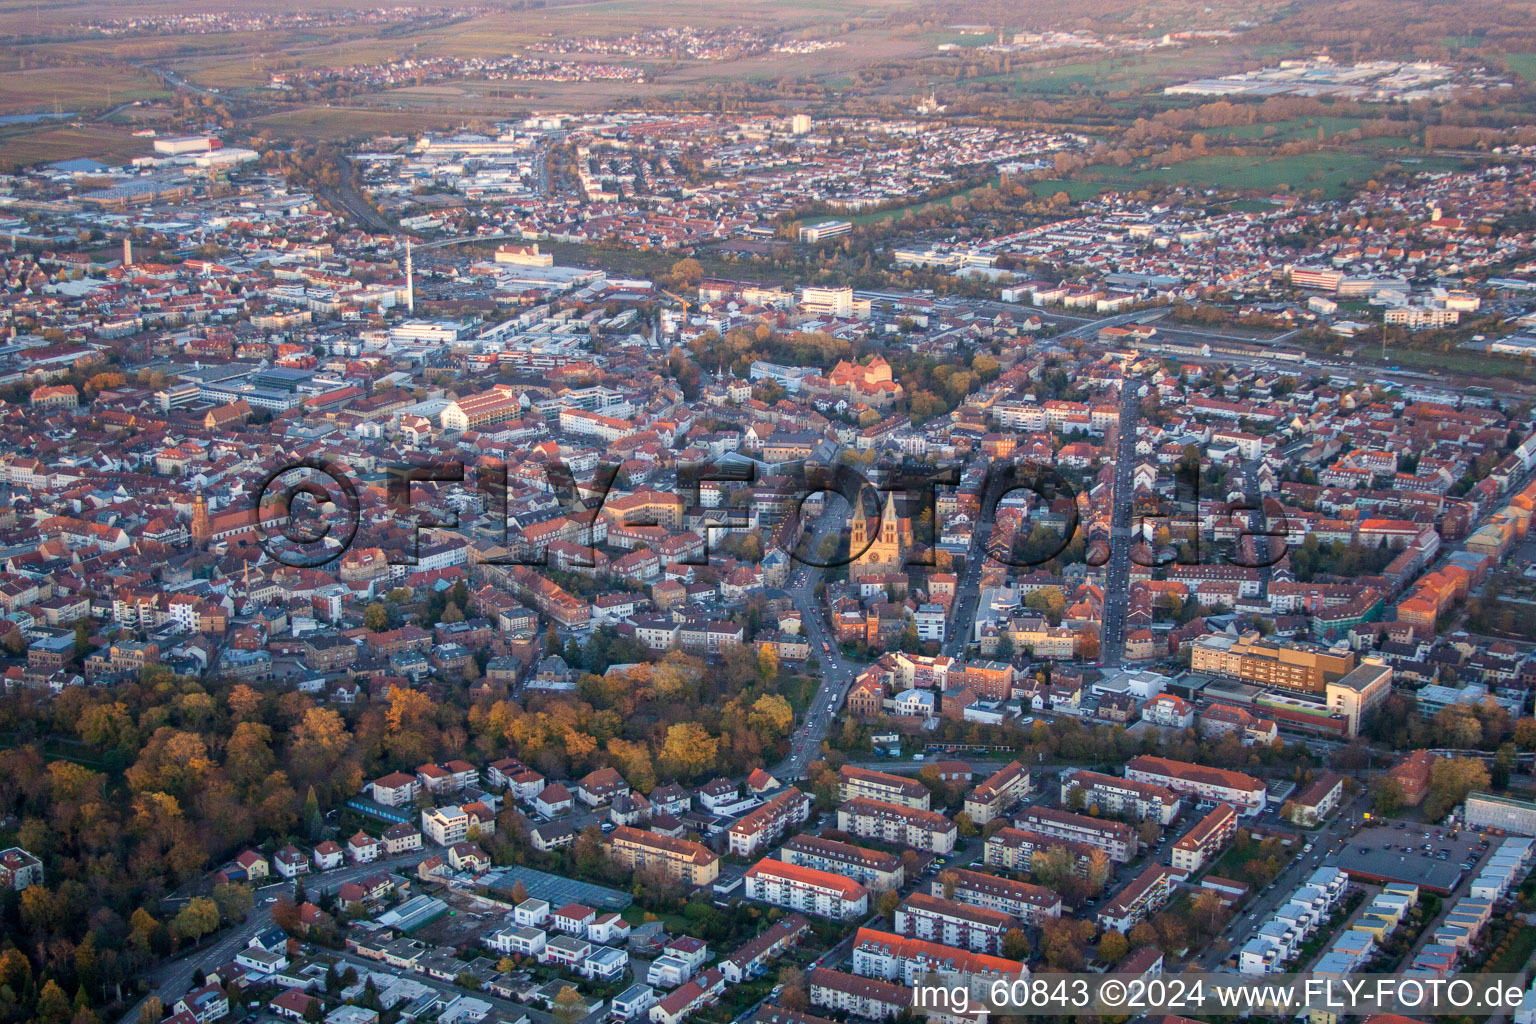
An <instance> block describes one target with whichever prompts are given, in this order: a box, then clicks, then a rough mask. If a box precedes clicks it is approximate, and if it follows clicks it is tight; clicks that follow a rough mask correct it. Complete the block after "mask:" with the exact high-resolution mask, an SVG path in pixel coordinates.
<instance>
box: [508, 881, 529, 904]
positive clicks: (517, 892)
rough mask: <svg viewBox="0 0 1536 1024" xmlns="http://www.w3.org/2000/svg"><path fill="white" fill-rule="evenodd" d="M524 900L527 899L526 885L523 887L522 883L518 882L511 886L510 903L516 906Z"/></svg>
mask: <svg viewBox="0 0 1536 1024" xmlns="http://www.w3.org/2000/svg"><path fill="white" fill-rule="evenodd" d="M526 899H528V887H527V886H526V885H524V884H523V883H522V882H518V883H516V884H515V885H513V886H512V903H513V904H514V905H516V904H518V903H522V902H523V901H525V900H526Z"/></svg>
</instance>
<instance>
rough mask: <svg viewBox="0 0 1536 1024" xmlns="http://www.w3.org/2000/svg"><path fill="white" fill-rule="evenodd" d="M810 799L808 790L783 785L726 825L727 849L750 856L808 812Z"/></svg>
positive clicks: (771, 841)
mask: <svg viewBox="0 0 1536 1024" xmlns="http://www.w3.org/2000/svg"><path fill="white" fill-rule="evenodd" d="M811 803H812V801H811V795H810V794H809V793H806V792H804V791H803V790H799V789H793V788H791V789H786V790H785V791H784V792H782V793H780V794H779V795H778V796H776V797H774V798H773V799H771V800H769V801H768V802H767V803H765V804H763V806H761V807H759V808H757V810H755V811H751V812H749V813H748V814H747V815H746V816H745V817H743V818H741V819H740V820H739V821H737V822H736V823H735V824H734V825H732V826H731V827H730V830H729V832H727V833H726V835H727V839H728V842H729V846H730V851H731V852H732V853H734V854H736V855H737V856H739V857H750V856H752V855H753V854H755V853H757V852H758V851H759V850H762V849H765V848H767V847H769V846H771V845H773V844H774V843H776V842H778V839H779V837H780V836H782V835H783V834H784V833H785V832H786V831H788V829H789V828H790V826H792V825H798V824H800V823H801V822H803V821H805V819H806V818H809V817H810V816H811Z"/></svg>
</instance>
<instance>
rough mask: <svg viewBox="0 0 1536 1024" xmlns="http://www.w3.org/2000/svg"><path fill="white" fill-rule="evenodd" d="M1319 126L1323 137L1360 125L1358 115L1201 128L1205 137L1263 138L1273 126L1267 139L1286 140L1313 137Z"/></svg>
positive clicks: (1315, 135)
mask: <svg viewBox="0 0 1536 1024" xmlns="http://www.w3.org/2000/svg"><path fill="white" fill-rule="evenodd" d="M1319 126H1321V127H1322V129H1323V136H1324V137H1325V138H1327V137H1331V136H1334V135H1339V134H1341V133H1343V132H1347V131H1350V130H1351V129H1353V128H1358V127H1359V126H1360V118H1358V117H1308V118H1303V119H1301V120H1297V121H1269V122H1265V123H1261V124H1240V125H1233V126H1232V127H1222V128H1202V129H1200V130H1201V131H1202V132H1204V133H1205V137H1206V138H1207V139H1216V138H1222V139H1264V138H1265V137H1266V136H1265V134H1264V131H1265V129H1266V128H1274V129H1275V134H1274V135H1271V136H1268V138H1269V139H1271V140H1274V141H1279V142H1288V141H1290V140H1292V139H1314V138H1316V137H1317V129H1318V127H1319Z"/></svg>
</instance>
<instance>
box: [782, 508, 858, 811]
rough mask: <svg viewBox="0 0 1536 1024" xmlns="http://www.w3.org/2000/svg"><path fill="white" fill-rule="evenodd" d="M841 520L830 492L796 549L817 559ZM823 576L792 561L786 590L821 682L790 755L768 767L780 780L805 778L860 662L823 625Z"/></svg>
mask: <svg viewBox="0 0 1536 1024" xmlns="http://www.w3.org/2000/svg"><path fill="white" fill-rule="evenodd" d="M845 518H846V513H844V512H843V511H841V509H840V506H839V505H838V504H837V503H836V502H834V501H832V500H830V496H829V499H828V501H827V502H826V504H825V507H824V508H823V509H822V513H821V515H820V516H818V517H817V519H816V522H815V523H814V524H812V526H811V529H810V531H809V533H808V534H807V535H806V538H805V539H804V540H803V541H802V542H801V546H800V549H799V550H801V551H803V552H806V553H807V555H808V556H809V557H811V558H819V556H818V554H817V552H818V550H819V548H820V546H821V542H822V540H823V538H825V537H828V536H835V535H836V534H837V532H838V531H839V530H840V529H841V528H842V526H843V525H845V523H844V520H845ZM821 577H822V569H821V568H819V567H817V566H812V565H806V564H805V563H803V562H796V563H795V564H794V567H793V568H792V569H791V570H790V577H789V582H788V584H787V585H786V586H785V588H784V589H785V591H786V592H787V593H788V594H789V597H790V600H791V601H793V602H794V605H795V610H796V611H798V612H799V613H800V621H801V623H802V624H803V626H804V628H805V635H806V638H807V639H808V640H809V641H810V644H811V657H812V658H814V659H816V662H817V664H818V665H819V666H820V669H821V686H819V687H818V688H817V690H816V693H815V695H814V696H813V697H811V702H810V705H809V706H808V707H807V708H806V709H805V718H804V720H803V721H802V722H801V723H800V725H799V727H798V728H796V729H795V731H794V734H793V735H791V736H790V751H789V756H788V757H787V758H785V759H784V760H783V761H782V762H780V763H779V764H778V765H776V766H775V767H774V768H773V770H772V774H773V775H774V776H775V777H777V778H778V779H779V780H780V781H782V782H790V781H793V780H795V779H803V778H804V777H805V770H806V767H807V766H808V765H809V764H810V763H811V762H812V761H814V760H816V759H817V758H819V757H820V756H821V743H822V741H823V740H825V739H826V738H827V731H828V730H829V729H831V727H832V720H833V719H834V718H835V717H836V716H837V709H838V708H840V707H841V706H842V703H843V698H845V697H846V696H848V689H849V687H851V686H852V685H853V680H854V677H855V675H856V674H857V672H858V666H857V665H856V664H854V663H853V662H851V661H849V660H848V659H847V658H844V657H843V652H842V651H841V650H839V649H838V646H837V643H836V641H835V640H834V639H833V637H832V635H831V633H830V632H829V631H828V629H827V625H826V617H825V616H824V615H823V614H822V610H821V604H820V602H818V601H817V600H816V584H817V583H819V582H821Z"/></svg>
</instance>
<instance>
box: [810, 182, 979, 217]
mask: <svg viewBox="0 0 1536 1024" xmlns="http://www.w3.org/2000/svg"><path fill="white" fill-rule="evenodd" d="M999 180H1001V179H999V178H993V179H992V180H991V181H989V182H987V183H986V184H985V185H979V186H977V188H996V187H997V184H998V182H999ZM974 191H976V189H970V190H968V191H966V192H959V193H956V194H957V195H970V193H971V192H974ZM953 198H954V196H942V197H940V198H938V199H925V200H922V201H921V202H916V203H908V204H907V205H906V206H898V207H896V208H895V209H891V210H872V211H870V212H869V213H857V214H854V215H853V216H851V217H849V218H847V219H848V220H849V221H851V222H852V223H854V224H875V223H878V222H879V221H891V220H895V219H896V218H897V217H900V216H902V215H903V214H905V213H906V212H907V211H908V210H910V211H912V213H914V214H918V213H921V212H922V211H924V210H928V209H931V208H933V207H935V206H947V205H949V201H950V200H951V199H953ZM807 220H809V221H810V222H811V223H815V221H816V218H815V217H810V218H807Z"/></svg>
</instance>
